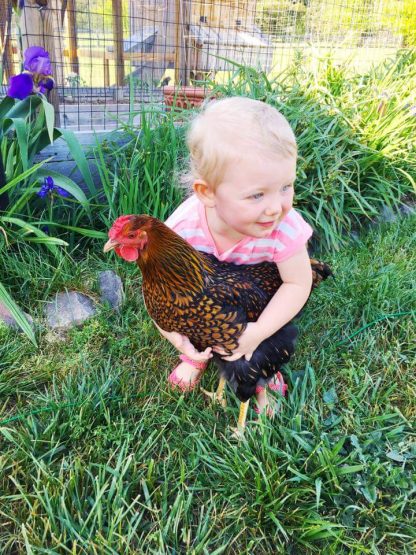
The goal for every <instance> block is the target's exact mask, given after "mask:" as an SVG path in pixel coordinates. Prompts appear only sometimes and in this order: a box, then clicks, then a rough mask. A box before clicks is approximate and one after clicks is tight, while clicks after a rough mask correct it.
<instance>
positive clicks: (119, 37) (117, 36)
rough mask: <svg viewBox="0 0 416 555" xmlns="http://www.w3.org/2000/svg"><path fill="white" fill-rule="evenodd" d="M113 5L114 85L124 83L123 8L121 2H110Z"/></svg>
mask: <svg viewBox="0 0 416 555" xmlns="http://www.w3.org/2000/svg"><path fill="white" fill-rule="evenodd" d="M112 5H113V16H112V18H113V40H114V52H115V54H116V85H117V86H118V87H122V86H123V83H124V49H123V6H122V0H112Z"/></svg>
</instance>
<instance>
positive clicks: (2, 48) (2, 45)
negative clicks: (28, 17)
mask: <svg viewBox="0 0 416 555" xmlns="http://www.w3.org/2000/svg"><path fill="white" fill-rule="evenodd" d="M11 24H12V5H11V3H10V2H9V1H8V0H0V64H2V66H3V68H4V76H5V78H6V81H8V80H9V78H10V77H11V76H12V75H14V74H15V71H14V63H13V47H12V40H11V38H12V37H11V34H12V29H11Z"/></svg>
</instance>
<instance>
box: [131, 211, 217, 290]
mask: <svg viewBox="0 0 416 555" xmlns="http://www.w3.org/2000/svg"><path fill="white" fill-rule="evenodd" d="M159 223H160V225H157V226H154V227H152V229H151V230H149V232H148V243H147V246H146V249H145V250H144V251H143V252H142V253H141V255H140V256H139V258H138V260H137V265H138V266H139V268H140V270H141V272H142V274H143V280H144V281H146V282H147V286H148V287H149V286H150V287H155V288H157V289H164V293H165V294H166V293H168V291H167V289H170V292H174V293H179V294H181V293H182V294H184V295H186V294H189V293H190V292H194V293H195V292H197V291H201V290H202V289H203V288H204V286H205V285H206V280H207V278H208V276H209V275H210V274H212V273H213V269H212V268H211V266H210V263H209V261H208V260H207V259H206V258H204V257H203V256H202V255H201V253H199V252H198V251H197V250H196V249H194V247H192V246H191V245H190V244H189V243H187V242H186V241H185V239H182V237H180V236H179V235H177V234H176V233H175V232H173V231H172V230H171V229H170V228H168V227H167V226H166V225H165V224H163V223H161V222H159ZM172 287H173V289H174V291H172Z"/></svg>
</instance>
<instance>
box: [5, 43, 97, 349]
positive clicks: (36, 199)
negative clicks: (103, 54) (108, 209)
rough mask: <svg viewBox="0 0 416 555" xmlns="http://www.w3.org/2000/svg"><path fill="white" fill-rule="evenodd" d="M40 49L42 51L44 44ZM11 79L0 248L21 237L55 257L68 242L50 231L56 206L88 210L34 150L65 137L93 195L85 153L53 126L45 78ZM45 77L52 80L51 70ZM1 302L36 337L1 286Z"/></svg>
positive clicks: (70, 184)
mask: <svg viewBox="0 0 416 555" xmlns="http://www.w3.org/2000/svg"><path fill="white" fill-rule="evenodd" d="M36 48H37V47H36ZM28 50H30V49H28ZM38 50H40V51H41V53H43V52H44V51H43V49H39V48H38ZM38 58H39V57H38ZM38 58H32V59H31V58H29V57H28V56H27V52H26V63H27V64H28V65H27V67H34V66H33V63H35V62H34V61H33V60H35V61H36V60H37V63H38V64H41V65H43V67H45V60H47V58H46V57H45V56H43V58H42V59H41V61H40V62H39V60H38ZM28 60H29V61H28ZM29 62H31V63H32V66H30V63H29ZM35 69H36V68H35ZM46 71H47V70H46ZM12 79H14V81H13V82H11V84H10V87H9V91H8V92H9V95H10V94H12V95H13V97H12V96H9V95H8V96H6V97H5V98H4V99H3V100H2V101H1V102H0V230H1V232H2V237H3V240H2V246H1V247H0V248H2V249H13V248H14V247H15V245H16V244H18V243H19V242H21V241H25V242H31V243H37V244H40V245H42V246H44V247H45V248H46V249H48V250H49V251H50V252H51V254H52V255H53V256H54V257H55V258H57V259H59V258H60V256H61V255H62V254H61V251H60V247H62V246H66V245H67V242H66V241H64V240H63V239H61V238H59V237H53V236H52V234H51V230H52V229H53V227H52V226H53V225H54V220H55V219H57V218H55V217H54V207H55V206H56V205H59V207H60V213H61V212H62V207H63V206H64V202H63V200H62V199H63V197H64V196H65V197H70V199H69V202H72V203H78V204H79V205H80V207H81V210H82V211H83V212H84V213H87V214H88V213H89V207H88V202H87V198H86V196H85V193H84V192H83V191H82V189H81V188H80V187H79V186H78V185H77V184H76V183H75V182H74V181H73V180H72V179H70V178H69V177H67V176H65V175H62V174H60V173H58V172H55V171H52V170H47V169H45V163H46V162H48V161H49V160H50V159H47V160H43V161H41V162H37V163H36V161H35V157H36V155H37V154H39V152H41V151H42V149H43V148H45V147H46V146H47V145H49V144H52V143H53V142H54V141H55V140H56V139H58V138H59V137H62V136H64V137H65V138H66V140H67V143H68V145H69V147H70V149H71V151H72V152H73V153H75V154H76V155H77V157H78V159H79V161H80V164H79V167H80V169H81V171H82V173H83V175H84V176H85V179H86V183H87V185H88V187H89V189H90V191H91V193H92V194H94V193H95V188H94V185H93V182H92V179H91V176H90V174H89V169H88V166H87V164H86V161H85V156H84V154H83V153H82V152H81V151H80V148H79V146H78V145H77V142H76V140H75V138H74V136H73V135H72V134H71V133H69V132H65V134H64V133H63V132H61V131H60V130H59V129H57V128H55V127H54V110H53V107H52V105H51V104H50V103H49V102H48V100H47V98H46V97H45V96H44V95H43V94H42V93H41V92H40V89H41V87H42V86H43V85H41V83H42V82H44V81H45V79H46V77H45V76H44V75H43V74H40V73H38V72H35V71H33V72H31V71H29V70H28V69H27V70H25V71H24V72H23V73H21V74H20V75H18V76H15V77H14V78H12ZM47 80H48V82H49V81H50V80H51V78H50V77H49V75H48V76H47ZM33 92H35V93H36V94H33ZM87 169H88V171H87ZM46 180H52V181H53V186H51V187H50V188H49V190H48V195H44V194H43V193H42V191H44V190H45V189H44V188H45V182H46ZM42 181H43V185H42ZM42 197H43V198H42ZM45 197H47V198H45ZM61 197H62V198H61ZM66 202H68V201H66ZM0 284H1V283H0ZM0 302H2V303H3V304H4V305H5V306H6V307H7V308H8V310H9V311H10V312H11V313H12V315H13V316H14V317H15V319H16V322H17V323H18V325H19V326H20V327H21V328H22V329H23V331H24V332H25V333H26V334H27V335H28V337H29V338H30V339H31V340H32V341H33V342H35V338H34V335H33V331H32V329H31V328H30V326H29V324H28V323H27V321H26V319H25V317H24V316H23V314H22V313H21V311H20V309H19V308H18V306H17V304H16V303H15V302H14V300H13V299H12V298H11V296H10V295H9V294H8V293H7V291H6V289H5V288H4V286H1V288H0Z"/></svg>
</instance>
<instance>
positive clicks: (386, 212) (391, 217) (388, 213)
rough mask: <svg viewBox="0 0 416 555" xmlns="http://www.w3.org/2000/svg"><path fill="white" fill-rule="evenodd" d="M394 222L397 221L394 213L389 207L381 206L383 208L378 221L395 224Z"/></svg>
mask: <svg viewBox="0 0 416 555" xmlns="http://www.w3.org/2000/svg"><path fill="white" fill-rule="evenodd" d="M396 220H397V216H396V214H395V213H394V211H393V210H392V209H391V208H390V207H389V206H387V205H385V204H383V208H382V210H381V212H380V215H379V221H380V222H388V223H392V222H395V221H396Z"/></svg>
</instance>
